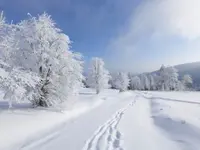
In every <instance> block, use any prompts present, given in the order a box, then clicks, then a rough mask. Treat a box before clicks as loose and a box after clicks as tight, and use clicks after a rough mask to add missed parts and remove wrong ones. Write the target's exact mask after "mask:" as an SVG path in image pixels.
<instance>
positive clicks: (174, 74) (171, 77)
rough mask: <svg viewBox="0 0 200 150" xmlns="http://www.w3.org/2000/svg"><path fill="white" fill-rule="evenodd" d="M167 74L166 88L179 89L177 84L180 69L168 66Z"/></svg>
mask: <svg viewBox="0 0 200 150" xmlns="http://www.w3.org/2000/svg"><path fill="white" fill-rule="evenodd" d="M166 76H167V80H166V81H165V85H166V89H167V90H178V89H177V84H178V81H179V80H178V76H179V75H178V70H177V69H175V68H174V67H168V68H166Z"/></svg>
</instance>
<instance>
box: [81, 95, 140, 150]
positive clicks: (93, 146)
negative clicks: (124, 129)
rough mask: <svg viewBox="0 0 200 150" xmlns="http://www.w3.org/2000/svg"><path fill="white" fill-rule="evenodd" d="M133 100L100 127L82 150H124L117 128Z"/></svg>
mask: <svg viewBox="0 0 200 150" xmlns="http://www.w3.org/2000/svg"><path fill="white" fill-rule="evenodd" d="M136 98H137V96H136V97H135V99H134V100H133V101H132V102H131V103H130V104H128V106H126V107H125V108H122V109H120V110H119V111H117V112H116V113H115V114H114V116H113V117H112V118H111V119H109V120H108V121H107V122H106V123H105V124H104V125H102V126H100V127H99V129H98V130H96V132H95V133H94V134H93V136H92V137H91V138H90V139H89V140H88V141H86V144H85V146H84V148H83V149H82V150H124V148H123V147H122V144H121V140H122V134H121V133H120V132H119V130H118V129H117V126H118V124H119V122H120V120H121V118H122V116H123V114H124V113H125V111H126V110H127V109H128V107H130V106H133V105H134V103H135V101H136Z"/></svg>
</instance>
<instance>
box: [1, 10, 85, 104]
mask: <svg viewBox="0 0 200 150" xmlns="http://www.w3.org/2000/svg"><path fill="white" fill-rule="evenodd" d="M1 20H3V19H1ZM2 22H3V21H2ZM10 27H11V28H10ZM1 33H3V34H2V35H7V36H4V38H1V39H2V40H1V41H2V42H1V43H0V48H1V49H3V50H4V52H3V54H4V55H1V56H3V58H2V60H4V59H5V60H12V62H10V61H8V62H9V65H10V67H11V68H13V69H14V68H23V70H25V71H26V72H30V73H33V74H36V75H37V76H38V77H39V78H40V81H39V83H38V87H37V90H36V92H35V93H37V94H36V95H37V97H38V98H35V101H32V102H33V104H35V105H37V106H46V107H48V106H53V105H54V106H57V105H59V104H61V103H62V102H64V101H66V100H68V97H69V96H70V95H72V94H76V93H77V92H78V89H80V87H81V86H82V80H83V75H82V71H83V62H82V60H81V59H82V58H81V55H80V54H77V53H73V52H72V51H70V43H71V42H70V39H69V37H68V36H67V35H65V34H64V33H62V31H61V30H60V29H58V28H57V27H56V24H55V22H54V21H53V20H52V19H51V17H50V16H49V15H47V14H46V13H44V14H42V15H39V16H38V17H32V16H29V19H27V20H23V21H22V22H20V23H19V24H17V25H9V26H5V27H4V30H3V32H1ZM2 37H3V36H2ZM5 43H6V44H5ZM10 57H12V59H10ZM20 70H22V69H20Z"/></svg>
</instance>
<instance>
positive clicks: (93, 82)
mask: <svg viewBox="0 0 200 150" xmlns="http://www.w3.org/2000/svg"><path fill="white" fill-rule="evenodd" d="M109 79H110V75H109V72H108V70H107V69H106V68H105V64H104V61H103V60H102V59H101V58H98V57H94V58H92V61H91V64H90V68H89V73H88V77H87V83H88V85H89V87H92V88H95V89H96V93H97V94H99V93H100V91H101V90H102V89H105V88H108V87H109V84H108V81H109Z"/></svg>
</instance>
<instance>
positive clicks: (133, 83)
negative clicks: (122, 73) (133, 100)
mask: <svg viewBox="0 0 200 150" xmlns="http://www.w3.org/2000/svg"><path fill="white" fill-rule="evenodd" d="M130 88H131V89H132V90H140V89H141V81H140V78H139V77H138V76H134V77H131V78H130Z"/></svg>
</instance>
